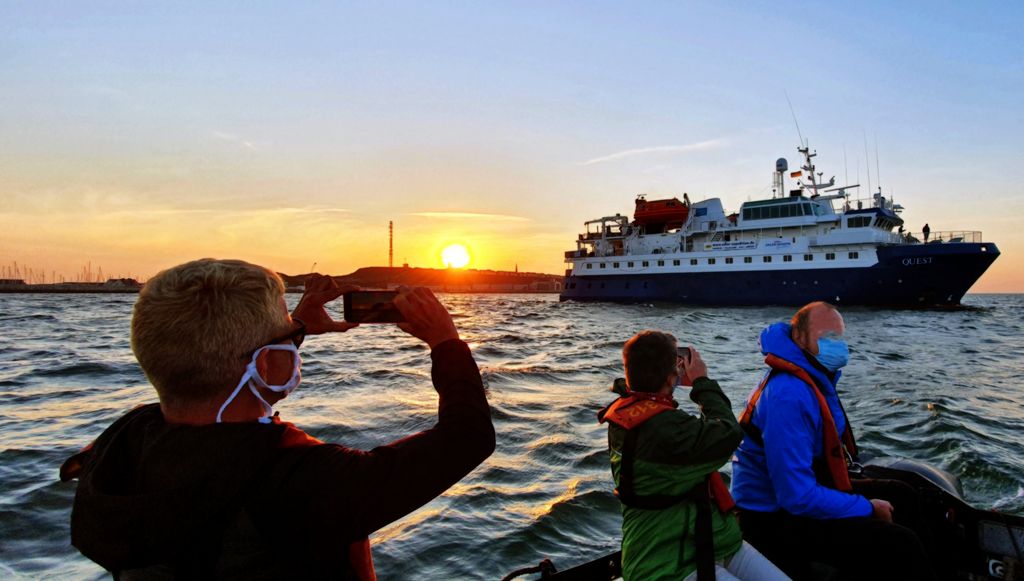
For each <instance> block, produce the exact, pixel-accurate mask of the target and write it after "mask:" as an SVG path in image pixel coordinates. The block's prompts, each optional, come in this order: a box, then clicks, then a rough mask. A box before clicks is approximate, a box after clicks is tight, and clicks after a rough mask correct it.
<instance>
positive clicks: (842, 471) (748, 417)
mask: <svg viewBox="0 0 1024 581" xmlns="http://www.w3.org/2000/svg"><path fill="white" fill-rule="evenodd" d="M764 362H765V363H766V364H768V366H769V367H770V368H771V371H769V372H768V374H767V375H765V377H764V380H762V381H761V385H759V386H757V389H756V390H755V391H754V393H753V395H751V396H750V400H749V401H748V402H747V407H746V408H745V409H744V410H743V413H742V414H740V427H742V428H743V431H744V432H745V433H746V434H747V435H748V436H750V437H751V438H752V439H753V440H754V441H755V442H757V443H759V444H761V445H762V446H763V445H764V440H763V438H762V437H761V431H760V430H759V429H758V428H757V426H755V425H754V423H753V421H752V418H753V416H754V407H755V406H756V405H757V401H758V400H759V399H761V393H762V392H764V388H765V387H767V385H768V381H769V380H770V379H771V378H772V377H773V376H774V375H775V374H776V373H788V374H790V375H792V376H794V377H796V378H797V379H799V380H800V381H803V382H804V383H806V384H807V386H808V387H809V388H810V390H811V393H813V394H814V397H815V398H816V399H817V401H818V407H819V408H820V409H821V421H822V424H823V425H822V437H823V439H824V447H823V450H824V453H823V455H824V466H823V467H822V469H816V470H815V473H816V475H817V476H818V480H819V482H821V483H822V484H824V485H826V486H829V487H830V488H835V489H836V490H841V491H843V492H852V491H853V486H852V485H851V484H850V474H849V470H848V464H847V458H848V457H849V458H852V459H856V458H857V443H856V442H855V441H854V439H853V430H852V429H850V421H849V418H847V421H846V429H844V430H843V433H842V434H841V435H840V434H839V430H838V429H836V422H835V418H833V417H832V410H831V409H829V407H828V402H827V401H826V400H825V395H824V394H822V393H821V390H820V389H819V388H818V384H816V383H815V382H814V379H812V378H811V376H810V375H809V374H808V373H807V371H806V370H804V369H803V368H801V367H800V366H798V365H796V364H795V363H792V362H789V361H786V360H785V359H783V358H781V357H777V356H775V355H772V354H768V356H767V357H765V358H764Z"/></svg>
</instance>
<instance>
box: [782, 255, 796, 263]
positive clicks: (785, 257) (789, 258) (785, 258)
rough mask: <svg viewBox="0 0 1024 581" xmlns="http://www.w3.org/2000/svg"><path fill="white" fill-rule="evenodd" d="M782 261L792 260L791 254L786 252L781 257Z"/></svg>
mask: <svg viewBox="0 0 1024 581" xmlns="http://www.w3.org/2000/svg"><path fill="white" fill-rule="evenodd" d="M782 262H793V255H791V254H787V255H785V256H783V257H782Z"/></svg>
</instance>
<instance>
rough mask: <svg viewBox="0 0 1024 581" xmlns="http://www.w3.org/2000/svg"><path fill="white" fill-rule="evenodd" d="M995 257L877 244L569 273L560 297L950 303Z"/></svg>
mask: <svg viewBox="0 0 1024 581" xmlns="http://www.w3.org/2000/svg"><path fill="white" fill-rule="evenodd" d="M998 256H999V250H998V249H997V248H996V245H995V244H993V243H990V242H985V243H950V244H907V245H891V246H880V247H878V262H877V264H875V265H873V266H868V267H859V268H828V269H823V268H816V269H790V270H745V271H723V272H697V273H685V272H673V273H651V274H639V273H638V274H628V275H604V276H601V275H598V276H594V275H591V276H574V275H570V276H567V277H566V279H565V285H564V287H563V288H564V289H565V290H563V291H562V294H561V295H560V298H561V300H563V301H564V300H575V301H612V302H647V301H667V302H677V303H685V304H693V305H722V306H725V305H736V306H741V305H803V304H806V303H809V302H812V301H818V300H823V301H828V302H831V303H835V304H840V305H865V306H881V307H941V306H956V305H959V304H960V300H961V299H962V298H963V296H964V294H966V293H967V291H968V290H969V289H970V288H971V286H972V285H973V284H974V283H975V282H976V281H977V280H978V278H980V277H981V275H982V274H983V273H984V272H985V270H986V269H988V267H989V266H990V265H991V264H992V262H993V261H994V260H995V259H996V258H997V257H998Z"/></svg>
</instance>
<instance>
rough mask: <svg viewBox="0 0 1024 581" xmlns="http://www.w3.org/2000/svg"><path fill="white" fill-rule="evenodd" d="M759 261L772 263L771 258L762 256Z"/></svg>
mask: <svg viewBox="0 0 1024 581" xmlns="http://www.w3.org/2000/svg"><path fill="white" fill-rule="evenodd" d="M761 260H763V261H764V262H771V261H772V257H771V256H762V257H761Z"/></svg>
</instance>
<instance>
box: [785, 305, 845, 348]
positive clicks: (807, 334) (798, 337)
mask: <svg viewBox="0 0 1024 581" xmlns="http://www.w3.org/2000/svg"><path fill="white" fill-rule="evenodd" d="M790 324H791V326H792V328H793V330H792V335H791V336H792V338H793V342H794V343H796V344H797V346H798V347H800V348H801V349H803V350H804V351H806V352H808V353H810V354H811V355H815V356H816V355H818V340H819V339H822V338H834V339H839V338H842V336H843V333H845V332H846V325H845V324H844V323H843V316H842V315H840V314H839V311H838V310H837V309H836V307H835V305H832V304H829V303H826V302H824V301H817V302H813V303H810V304H807V305H804V306H803V307H801V308H800V310H799V311H797V312H796V314H795V315H793V319H792V321H790Z"/></svg>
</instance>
